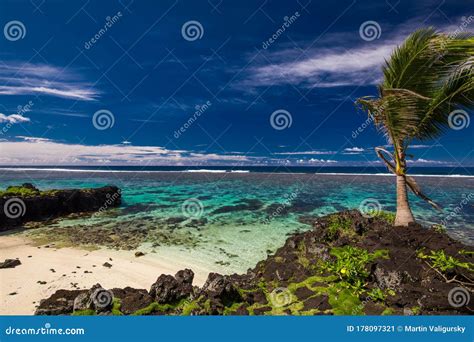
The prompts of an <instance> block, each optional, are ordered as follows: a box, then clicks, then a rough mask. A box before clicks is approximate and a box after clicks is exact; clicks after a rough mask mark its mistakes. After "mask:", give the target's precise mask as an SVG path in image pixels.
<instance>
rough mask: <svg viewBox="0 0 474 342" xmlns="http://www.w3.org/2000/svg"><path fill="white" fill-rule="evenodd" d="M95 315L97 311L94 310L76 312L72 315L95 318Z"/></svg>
mask: <svg viewBox="0 0 474 342" xmlns="http://www.w3.org/2000/svg"><path fill="white" fill-rule="evenodd" d="M95 314H96V312H95V310H92V309H86V310H76V311H74V312H73V313H72V315H73V316H94V315H95Z"/></svg>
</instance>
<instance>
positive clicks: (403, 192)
mask: <svg viewBox="0 0 474 342" xmlns="http://www.w3.org/2000/svg"><path fill="white" fill-rule="evenodd" d="M413 222H415V218H414V217H413V214H412V212H411V209H410V204H409V203H408V194H407V183H406V180H405V177H404V176H401V175H397V215H396V216H395V226H405V227H406V226H408V225H409V224H410V223H413Z"/></svg>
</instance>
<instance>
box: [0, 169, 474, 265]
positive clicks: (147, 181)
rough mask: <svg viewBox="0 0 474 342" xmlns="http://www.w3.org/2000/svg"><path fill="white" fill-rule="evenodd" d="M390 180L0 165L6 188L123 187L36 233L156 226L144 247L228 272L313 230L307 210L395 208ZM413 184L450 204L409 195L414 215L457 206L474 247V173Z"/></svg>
mask: <svg viewBox="0 0 474 342" xmlns="http://www.w3.org/2000/svg"><path fill="white" fill-rule="evenodd" d="M394 181H395V180H394V178H393V177H391V176H375V175H320V174H281V173H280V174H275V173H200V172H196V173H184V172H164V173H161V172H157V173H141V172H127V173H108V172H101V173H94V172H84V173H82V172H57V171H2V174H1V175H0V182H1V183H0V184H1V187H2V188H3V187H6V186H8V185H13V184H15V185H16V184H19V183H24V182H31V183H33V184H35V185H36V186H38V187H39V188H40V189H52V188H86V187H97V186H103V185H106V184H114V185H117V186H119V187H120V188H122V199H123V204H122V206H121V207H120V208H118V209H111V210H107V211H105V212H103V213H102V214H96V215H93V216H92V217H87V218H78V219H64V220H61V221H60V222H59V223H57V224H55V225H53V226H51V227H45V228H40V229H38V230H36V231H41V230H44V231H47V230H48V229H55V228H57V227H64V228H68V229H74V227H77V226H79V225H81V226H87V227H89V231H90V232H91V233H93V232H94V229H102V230H104V229H110V230H111V231H114V230H115V231H121V230H126V229H131V231H132V232H133V234H135V233H136V232H139V230H140V229H145V230H157V231H158V232H159V237H158V238H156V239H154V240H153V239H151V240H149V241H148V242H145V243H144V244H143V245H142V246H141V247H140V249H141V250H146V251H147V252H153V253H155V254H154V255H156V257H158V258H166V259H170V260H172V259H173V258H180V259H182V260H189V261H190V262H191V263H193V264H199V265H202V266H203V267H206V268H208V269H210V270H214V271H218V272H223V273H229V272H242V271H245V270H246V269H247V268H249V267H253V266H254V265H255V263H256V262H258V261H259V260H262V259H264V258H265V256H266V255H267V253H269V252H272V251H275V250H276V249H277V248H278V247H280V246H281V245H282V244H283V243H284V241H285V240H286V238H287V236H288V234H291V233H293V232H295V231H298V230H305V229H310V227H309V226H308V225H305V224H303V223H301V222H299V218H301V217H302V216H321V215H326V214H329V213H333V212H336V211H340V210H343V209H353V208H359V207H360V206H361V203H362V202H364V201H365V202H364V203H369V206H370V205H371V204H373V203H375V204H376V205H378V206H379V208H381V209H382V210H386V211H394V210H395V185H394ZM417 181H418V183H419V185H420V186H421V187H422V189H423V190H424V191H425V193H426V194H427V195H428V196H430V197H431V198H433V199H434V200H435V201H437V202H438V203H439V204H441V206H442V207H443V208H445V210H444V212H443V213H438V212H436V211H434V210H432V209H431V208H430V206H429V205H427V204H425V203H424V202H422V201H420V200H418V199H416V198H414V197H412V198H411V200H412V203H413V211H414V214H415V216H416V218H417V219H418V220H420V221H421V222H424V223H427V224H432V223H439V222H441V221H442V220H443V219H444V218H445V217H446V216H447V215H449V214H450V213H451V212H457V214H456V215H454V216H453V217H452V219H451V220H450V221H449V224H448V226H447V229H448V232H449V234H450V235H451V236H453V237H454V238H456V239H459V240H462V241H463V242H465V243H468V244H474V207H473V204H474V202H473V201H474V195H473V193H474V178H468V177H465V178H453V177H419V178H418V179H417ZM463 199H467V200H466V201H467V204H463ZM367 201H368V202H367ZM466 201H464V202H466ZM365 207H367V206H365ZM456 208H458V209H456ZM35 233H36V232H33V234H35Z"/></svg>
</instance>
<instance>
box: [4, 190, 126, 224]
mask: <svg viewBox="0 0 474 342" xmlns="http://www.w3.org/2000/svg"><path fill="white" fill-rule="evenodd" d="M120 203H121V193H120V189H119V188H118V187H116V186H104V187H101V188H93V189H66V190H47V191H40V190H39V189H37V188H36V187H35V186H33V185H32V184H29V183H25V184H23V185H21V186H10V187H8V188H7V189H6V190H5V191H0V208H2V209H3V210H0V231H5V230H9V229H12V228H16V227H19V226H21V225H23V224H25V223H27V222H39V221H48V220H52V219H55V218H58V217H61V216H65V215H69V214H76V213H85V212H97V211H103V210H106V209H108V208H112V207H117V206H119V205H120Z"/></svg>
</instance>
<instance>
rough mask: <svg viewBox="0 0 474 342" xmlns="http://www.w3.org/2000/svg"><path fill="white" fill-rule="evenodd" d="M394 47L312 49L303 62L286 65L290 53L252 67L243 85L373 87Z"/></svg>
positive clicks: (390, 45)
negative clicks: (271, 61) (272, 61)
mask: <svg viewBox="0 0 474 342" xmlns="http://www.w3.org/2000/svg"><path fill="white" fill-rule="evenodd" d="M393 47H394V44H393V43H386V44H382V45H379V46H377V47H374V46H370V45H369V46H363V47H359V48H354V49H350V50H343V49H341V48H332V49H330V48H326V49H312V50H311V51H308V52H307V53H306V54H305V56H307V57H304V58H301V59H298V60H296V61H288V59H290V58H289V57H291V56H292V55H293V53H294V52H293V51H288V52H287V53H285V52H280V53H279V59H280V61H279V62H277V63H274V64H269V65H263V66H258V67H255V68H253V69H252V70H251V72H250V76H249V77H248V78H247V79H245V80H244V81H242V84H243V85H245V86H253V87H259V86H269V85H284V84H292V85H301V86H304V87H308V88H312V87H317V88H326V87H339V86H349V85H366V84H375V83H377V82H378V81H379V80H380V77H381V71H380V66H381V65H382V63H383V61H384V58H385V57H387V56H388V55H389V54H390V52H391V51H392V49H393Z"/></svg>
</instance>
